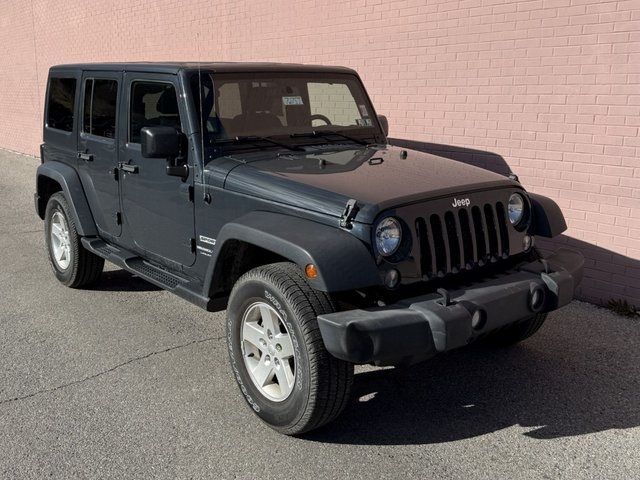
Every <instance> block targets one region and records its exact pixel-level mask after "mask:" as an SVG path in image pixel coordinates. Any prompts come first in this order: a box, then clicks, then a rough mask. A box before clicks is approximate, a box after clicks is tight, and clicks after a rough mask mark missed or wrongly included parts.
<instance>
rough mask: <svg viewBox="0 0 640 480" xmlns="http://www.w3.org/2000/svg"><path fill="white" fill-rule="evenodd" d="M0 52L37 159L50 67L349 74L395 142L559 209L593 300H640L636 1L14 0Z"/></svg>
mask: <svg viewBox="0 0 640 480" xmlns="http://www.w3.org/2000/svg"><path fill="white" fill-rule="evenodd" d="M89 4H91V5H92V6H91V7H88V6H86V5H89ZM198 44H199V47H198V46H197V45H198ZM0 45H2V50H0V58H1V59H2V65H3V68H2V70H0V146H1V147H4V148H8V149H12V150H17V151H21V152H26V153H29V154H36V153H37V148H38V144H39V142H40V138H41V126H40V123H41V115H42V113H41V112H42V102H43V92H44V90H45V80H46V75H47V69H48V67H49V66H50V65H51V64H56V63H66V62H83V61H114V60H169V59H172V60H198V59H203V60H270V61H294V62H306V63H323V64H340V65H347V66H351V67H354V68H356V69H357V70H358V71H359V72H360V74H361V75H362V77H363V79H364V81H365V84H366V85H367V87H368V89H369V91H370V93H371V94H372V97H373V100H374V102H375V104H376V106H377V109H378V111H379V112H380V113H384V114H386V115H388V117H389V120H390V124H391V133H392V136H393V137H399V138H405V139H413V140H418V141H421V142H425V143H426V144H427V145H426V147H428V148H432V149H436V150H438V149H441V150H442V149H444V150H446V149H447V148H448V147H444V146H447V145H455V146H458V147H463V148H462V149H461V150H460V151H459V152H458V153H459V154H460V155H462V156H463V157H465V155H466V157H465V158H467V159H468V160H469V161H472V162H475V163H481V164H486V165H487V166H489V167H490V168H496V169H499V170H504V169H509V168H510V169H512V170H513V171H515V172H516V173H518V174H519V175H520V178H521V180H522V182H523V183H524V184H525V185H526V186H527V188H529V189H530V190H531V191H534V192H539V193H542V194H545V195H548V196H550V197H552V198H554V199H555V200H556V201H557V202H558V203H559V204H560V205H561V207H562V208H563V210H564V212H565V214H566V217H567V220H568V223H569V225H570V229H569V231H568V232H567V235H565V236H563V238H562V239H560V240H559V242H560V243H567V244H570V245H573V246H576V247H578V248H581V249H583V250H584V251H585V253H586V254H587V262H588V270H587V272H586V275H587V278H586V279H585V282H584V286H583V288H582V290H581V295H582V296H583V297H584V298H587V299H590V300H595V301H600V300H607V299H608V298H611V297H626V298H628V299H631V300H632V301H634V302H635V303H636V304H640V160H639V156H640V136H639V135H638V128H639V126H640V86H639V84H640V0H621V1H606V0H531V1H505V0H484V1H482V0H460V1H457V0H439V1H413V0H402V1H386V2H384V1H382V0H377V1H375V0H374V1H370V0H352V1H316V0H303V1H273V0H270V1H263V0H251V1H233V0H230V1H226V2H225V1H218V2H209V1H197V2H196V1H193V2H190V1H187V0H168V1H159V2H146V1H142V0H133V1H127V0H122V1H101V2H83V1H79V0H75V1H74V0H68V1H65V2H60V1H53V0H48V1H43V0H34V1H33V2H31V1H15V0H14V1H9V2H4V4H3V7H2V14H1V16H0ZM464 149H468V150H467V151H464ZM471 149H473V150H471ZM460 152H462V153H460ZM557 243H558V241H557V242H556V244H557Z"/></svg>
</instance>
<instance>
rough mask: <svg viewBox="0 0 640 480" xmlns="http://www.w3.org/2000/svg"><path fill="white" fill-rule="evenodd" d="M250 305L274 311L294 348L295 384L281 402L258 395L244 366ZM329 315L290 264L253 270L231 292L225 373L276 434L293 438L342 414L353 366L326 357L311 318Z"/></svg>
mask: <svg viewBox="0 0 640 480" xmlns="http://www.w3.org/2000/svg"><path fill="white" fill-rule="evenodd" d="M256 302H263V303H266V304H267V305H268V306H271V307H273V308H274V309H275V310H276V311H277V313H278V314H279V316H280V317H281V319H282V321H283V323H284V325H285V326H286V329H287V331H288V332H289V335H290V336H291V341H292V343H293V346H294V348H293V350H294V356H293V358H294V359H295V383H294V385H293V387H292V391H291V393H290V394H289V396H288V397H287V398H286V399H284V400H282V401H277V402H276V401H272V400H271V399H269V398H268V397H267V396H266V395H265V394H264V393H263V392H261V391H260V390H259V389H258V387H257V386H256V385H255V384H254V382H253V380H252V379H251V377H250V376H249V372H248V370H247V367H246V366H245V361H244V357H243V355H244V353H243V352H244V350H243V346H242V341H241V329H242V324H243V317H244V315H245V312H247V311H248V309H249V308H251V306H252V305H255V304H256ZM332 311H334V306H333V303H332V301H331V299H330V298H329V296H328V295H327V294H325V293H323V292H319V291H317V290H314V289H313V288H311V287H310V286H309V284H308V283H307V281H306V279H305V277H304V276H303V275H302V273H301V271H300V269H299V268H298V267H297V266H296V265H294V264H291V263H275V264H271V265H265V266H262V267H258V268H255V269H253V270H251V271H249V272H247V273H246V274H245V275H243V276H242V277H241V278H240V279H239V280H238V281H237V283H236V284H235V286H234V288H233V291H232V292H231V296H230V298H229V304H228V307H227V345H228V348H229V358H230V362H231V369H232V371H233V374H234V376H235V378H236V381H237V383H238V386H239V387H240V390H241V392H242V394H243V396H244V398H245V400H246V401H247V403H248V404H249V406H250V407H251V409H252V410H253V411H254V412H255V413H256V414H257V415H258V416H259V417H260V418H261V419H262V420H263V421H264V422H265V423H266V424H267V425H269V426H270V427H272V428H273V429H275V430H277V431H278V432H281V433H284V434H287V435H299V434H302V433H305V432H308V431H310V430H313V429H316V428H318V427H320V426H322V425H325V424H327V423H328V422H330V421H332V420H333V419H335V418H336V417H337V416H338V415H339V414H340V413H341V412H342V410H343V409H344V407H345V405H346V403H347V401H348V399H349V393H350V390H351V384H352V382H353V364H350V363H347V362H344V361H342V360H338V359H337V358H335V357H333V356H331V355H330V354H329V353H328V352H327V350H326V349H325V347H324V343H323V341H322V337H321V335H320V330H319V328H318V322H317V316H318V315H320V314H322V313H329V312H332Z"/></svg>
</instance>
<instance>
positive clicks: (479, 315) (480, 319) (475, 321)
mask: <svg viewBox="0 0 640 480" xmlns="http://www.w3.org/2000/svg"><path fill="white" fill-rule="evenodd" d="M486 323H487V313H486V312H485V311H484V310H480V309H478V310H476V311H475V312H473V315H472V316H471V328H473V329H474V330H482V328H483V327H484V325H485V324H486Z"/></svg>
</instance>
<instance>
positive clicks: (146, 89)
mask: <svg viewBox="0 0 640 480" xmlns="http://www.w3.org/2000/svg"><path fill="white" fill-rule="evenodd" d="M154 126H169V127H175V128H177V129H180V115H179V114H178V98H177V96H176V89H175V87H174V86H173V85H172V84H171V83H161V82H133V83H132V84H131V108H130V111H129V142H131V143H140V130H141V129H142V128H143V127H154Z"/></svg>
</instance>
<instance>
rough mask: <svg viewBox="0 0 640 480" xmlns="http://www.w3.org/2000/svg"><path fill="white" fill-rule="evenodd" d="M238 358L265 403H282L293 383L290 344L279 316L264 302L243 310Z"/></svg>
mask: <svg viewBox="0 0 640 480" xmlns="http://www.w3.org/2000/svg"><path fill="white" fill-rule="evenodd" d="M241 329H242V330H241V333H240V334H241V336H242V343H241V345H242V357H243V358H244V365H245V367H246V368H247V372H249V376H250V377H251V380H252V381H253V384H254V385H255V386H256V387H257V388H258V390H260V392H261V393H262V394H263V395H264V396H265V397H267V398H268V399H269V400H271V401H274V402H282V401H283V400H286V399H287V398H288V397H289V395H290V394H291V392H292V391H293V386H294V384H295V381H296V363H295V355H294V348H293V341H292V339H291V335H289V331H288V330H287V326H286V325H285V323H284V321H283V320H282V317H281V316H280V314H279V313H278V312H277V311H276V310H275V309H274V308H273V307H271V306H270V305H268V304H266V303H264V302H256V303H253V304H251V305H250V306H249V308H247V310H246V311H245V313H244V315H243V317H242V325H241Z"/></svg>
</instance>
